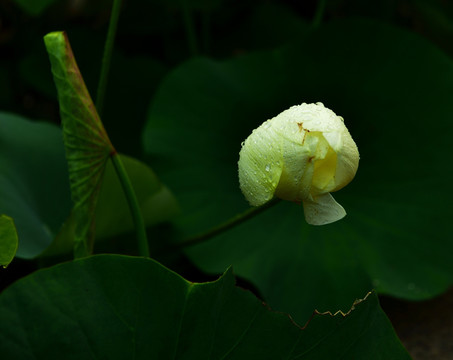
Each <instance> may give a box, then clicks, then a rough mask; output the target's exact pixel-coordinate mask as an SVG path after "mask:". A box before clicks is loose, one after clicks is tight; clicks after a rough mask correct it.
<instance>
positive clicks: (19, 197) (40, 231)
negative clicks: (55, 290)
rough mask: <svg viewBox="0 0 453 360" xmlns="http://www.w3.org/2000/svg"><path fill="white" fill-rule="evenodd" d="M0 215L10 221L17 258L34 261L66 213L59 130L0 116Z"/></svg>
mask: <svg viewBox="0 0 453 360" xmlns="http://www.w3.org/2000/svg"><path fill="white" fill-rule="evenodd" d="M0 129H1V131H0V168H1V172H0V212H1V213H4V214H8V215H9V216H11V217H12V218H13V219H14V222H15V225H16V227H17V233H18V237H19V239H20V243H19V248H18V250H17V256H18V257H21V258H25V259H30V258H33V257H35V256H37V255H39V254H40V253H41V252H42V251H43V250H44V249H45V248H46V247H47V246H49V244H50V243H51V242H52V240H53V237H54V236H55V235H56V234H57V233H58V232H59V230H60V227H61V225H62V224H63V222H64V220H65V219H66V217H67V216H68V215H69V213H70V210H71V198H70V192H69V182H68V171H67V165H66V160H65V157H64V147H63V141H62V136H61V130H60V129H59V128H58V127H56V126H54V125H51V124H48V123H44V122H37V121H30V120H28V119H25V118H23V117H20V116H18V115H14V114H9V113H0Z"/></svg>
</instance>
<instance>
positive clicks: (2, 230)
mask: <svg viewBox="0 0 453 360" xmlns="http://www.w3.org/2000/svg"><path fill="white" fill-rule="evenodd" d="M17 245H18V239H17V232H16V227H15V226H14V221H13V219H11V218H10V217H9V216H6V215H0V265H1V266H4V267H7V266H8V265H9V263H10V262H11V261H13V259H14V256H15V255H16V251H17Z"/></svg>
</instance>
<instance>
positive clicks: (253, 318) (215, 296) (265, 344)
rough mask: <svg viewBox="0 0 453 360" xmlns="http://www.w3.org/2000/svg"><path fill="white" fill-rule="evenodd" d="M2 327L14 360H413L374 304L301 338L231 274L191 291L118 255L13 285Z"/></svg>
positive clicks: (315, 325)
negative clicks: (386, 357) (387, 359)
mask: <svg viewBox="0 0 453 360" xmlns="http://www.w3.org/2000/svg"><path fill="white" fill-rule="evenodd" d="M49 299H52V301H49ZM0 321H1V322H2V323H7V324H8V326H5V327H2V328H0V352H1V353H2V354H4V356H6V357H12V358H19V359H28V358H34V359H48V358H59V357H61V356H62V354H64V356H65V358H67V359H80V358H100V357H106V358H109V359H124V358H132V357H134V358H136V359H149V358H159V359H174V358H177V359H182V360H184V359H187V360H191V359H219V360H220V359H225V358H229V359H250V358H251V356H252V357H253V358H259V359H269V360H275V359H298V358H307V359H326V358H328V359H335V358H341V356H344V357H346V358H353V359H367V360H369V359H371V360H374V359H383V357H382V353H384V354H391V357H390V358H392V359H398V360H399V359H404V360H405V359H409V356H408V355H407V353H406V351H405V350H404V349H403V347H402V346H401V344H400V343H399V341H398V339H397V338H396V336H395V334H394V332H393V330H392V328H391V325H390V323H389V322H388V319H387V318H386V317H385V315H384V313H383V312H382V310H381V309H380V307H379V304H378V300H377V297H376V295H375V294H372V295H369V296H368V297H367V298H366V299H365V300H363V301H361V302H359V303H356V304H355V305H354V308H353V310H351V311H350V313H348V314H346V315H341V314H337V315H335V316H332V315H329V314H322V315H320V314H316V315H314V317H313V319H312V320H311V321H310V322H309V323H308V324H307V325H306V326H305V328H304V329H301V328H300V327H299V326H298V325H296V324H295V323H294V322H293V321H292V320H291V319H290V318H289V317H288V316H287V315H285V314H282V313H277V312H273V311H271V310H269V308H268V307H267V306H266V305H265V304H263V303H262V302H261V301H259V300H258V299H256V298H255V297H254V296H253V294H252V293H250V292H248V291H244V290H243V289H240V288H237V287H235V286H234V277H233V274H232V271H231V270H229V271H227V272H226V273H225V274H224V275H223V276H222V277H221V278H220V279H219V280H217V281H215V282H212V283H201V284H197V283H190V282H188V281H186V280H184V279H183V278H181V277H180V276H179V275H177V274H175V273H173V272H171V271H169V270H167V269H166V268H164V267H163V266H162V265H160V264H158V263H157V262H155V261H153V260H150V259H144V258H132V257H126V256H118V255H100V256H93V257H90V258H85V259H80V260H76V261H74V262H70V263H65V264H60V265H57V266H54V267H52V268H49V269H46V270H42V271H38V272H36V273H34V274H32V275H30V276H28V277H26V278H24V279H22V280H20V281H18V282H17V283H15V284H13V285H12V286H10V287H9V288H8V289H7V290H5V291H4V292H3V293H2V294H1V295H0ZM49 324H51V325H50V326H49ZM364 334H366V336H364ZM384 346H385V350H382V351H380V352H379V351H377V352H376V349H379V348H380V347H384ZM326 354H327V357H326Z"/></svg>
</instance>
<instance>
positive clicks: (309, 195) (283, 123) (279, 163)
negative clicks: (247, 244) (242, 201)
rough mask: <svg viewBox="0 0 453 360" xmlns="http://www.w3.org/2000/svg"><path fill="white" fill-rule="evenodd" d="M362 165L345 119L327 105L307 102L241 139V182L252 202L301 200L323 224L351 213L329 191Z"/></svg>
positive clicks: (307, 216) (317, 222)
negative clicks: (279, 199)
mask: <svg viewBox="0 0 453 360" xmlns="http://www.w3.org/2000/svg"><path fill="white" fill-rule="evenodd" d="M358 165H359V152H358V149H357V146H356V144H355V142H354V140H352V137H351V135H350V134H349V131H348V129H347V128H346V126H345V125H344V121H343V118H341V117H340V116H337V115H335V113H334V112H333V111H332V110H330V109H328V108H326V107H324V105H323V104H322V103H317V104H305V103H304V104H302V105H298V106H293V107H291V108H289V109H288V110H285V111H283V112H282V113H280V114H279V115H277V116H276V117H274V118H272V119H270V120H267V121H265V122H264V123H263V124H262V125H261V126H260V127H258V128H257V129H255V130H253V132H252V134H251V135H250V136H249V137H248V138H247V139H246V140H245V142H243V143H242V149H241V151H240V153H239V162H238V166H239V182H240V187H241V190H242V193H243V194H244V196H245V197H246V199H247V200H248V202H249V203H250V205H252V206H260V205H263V204H265V203H266V202H268V201H269V200H271V199H272V198H273V197H274V196H275V197H278V198H281V199H284V200H290V201H295V202H302V203H303V207H304V213H305V219H306V221H307V222H308V223H309V224H312V225H324V224H329V223H331V222H334V221H337V220H340V219H341V218H343V217H344V216H345V215H346V212H345V210H344V209H343V207H342V206H341V205H340V204H338V203H337V202H336V201H335V200H334V198H333V197H332V195H330V193H331V192H334V191H337V190H339V189H341V188H342V187H344V186H346V185H347V184H348V183H349V182H350V181H351V180H352V179H353V178H354V176H355V174H356V172H357V167H358Z"/></svg>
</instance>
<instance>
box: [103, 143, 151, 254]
mask: <svg viewBox="0 0 453 360" xmlns="http://www.w3.org/2000/svg"><path fill="white" fill-rule="evenodd" d="M110 158H111V159H112V163H113V166H114V167H115V171H116V173H117V175H118V178H119V180H120V182H121V186H122V187H123V191H124V194H125V195H126V199H127V202H128V204H129V208H130V210H131V215H132V220H133V222H134V226H135V231H136V234H137V241H138V251H139V254H140V256H144V257H150V254H149V246H148V238H147V236H146V228H145V222H144V221H143V216H142V212H141V210H140V205H139V203H138V200H137V196H136V195H135V191H134V188H133V187H132V183H131V180H130V179H129V176H128V175H127V172H126V169H125V168H124V165H123V162H122V160H121V158H120V156H119V155H118V153H116V152H115V153H113V154H112V155H111V156H110Z"/></svg>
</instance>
